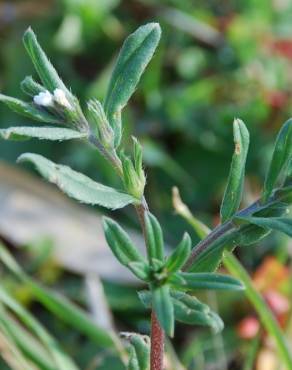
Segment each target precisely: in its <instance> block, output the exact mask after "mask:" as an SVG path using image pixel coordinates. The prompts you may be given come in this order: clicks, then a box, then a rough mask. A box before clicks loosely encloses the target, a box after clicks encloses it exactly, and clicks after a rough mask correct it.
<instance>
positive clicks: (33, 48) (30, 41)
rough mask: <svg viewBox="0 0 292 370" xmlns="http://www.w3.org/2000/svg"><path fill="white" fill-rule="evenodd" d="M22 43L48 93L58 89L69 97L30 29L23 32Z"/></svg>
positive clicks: (69, 94)
mask: <svg viewBox="0 0 292 370" xmlns="http://www.w3.org/2000/svg"><path fill="white" fill-rule="evenodd" d="M23 43H24V46H25V48H26V50H27V52H28V54H29V56H30V58H31V60H32V62H33V64H34V66H35V69H36V71H37V73H38V75H39V77H40V79H41V81H42V83H43V85H44V86H45V87H46V88H47V89H48V90H49V91H50V92H53V91H54V90H55V89H57V88H59V89H61V90H63V91H65V92H66V93H67V94H68V96H71V93H70V92H69V91H68V90H67V88H66V86H65V85H64V83H63V81H62V80H61V78H60V77H59V75H58V73H57V71H56V70H55V68H54V67H53V65H52V64H51V62H50V61H49V59H48V57H47V56H46V54H45V52H44V51H43V49H42V48H41V46H40V45H39V43H38V41H37V38H36V35H35V34H34V32H33V30H32V29H31V28H28V30H27V31H26V32H25V34H24V36H23Z"/></svg>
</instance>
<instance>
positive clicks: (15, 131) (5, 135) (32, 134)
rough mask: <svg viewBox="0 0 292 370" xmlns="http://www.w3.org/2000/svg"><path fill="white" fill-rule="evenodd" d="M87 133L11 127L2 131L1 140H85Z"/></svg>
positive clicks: (46, 128) (69, 130)
mask: <svg viewBox="0 0 292 370" xmlns="http://www.w3.org/2000/svg"><path fill="white" fill-rule="evenodd" d="M86 136H87V135H86V133H82V132H79V131H75V130H71V129H69V128H63V127H35V126H32V127H28V126H25V127H10V128H7V129H0V138H2V139H4V140H29V139H31V138H36V139H41V140H42V139H43V140H56V141H64V140H71V139H82V138H85V137H86Z"/></svg>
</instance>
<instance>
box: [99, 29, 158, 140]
mask: <svg viewBox="0 0 292 370" xmlns="http://www.w3.org/2000/svg"><path fill="white" fill-rule="evenodd" d="M160 34H161V30H160V26H159V24H158V23H148V24H146V25H144V26H141V27H139V28H138V29H137V30H136V31H135V32H134V33H132V34H131V35H130V36H129V37H128V38H127V39H126V41H125V42H124V44H123V47H122V49H121V51H120V54H119V56H118V60H117V63H116V66H115V68H114V71H113V73H112V77H111V81H110V84H109V87H108V91H107V95H106V98H105V103H104V107H105V112H106V115H107V117H108V119H109V122H110V124H111V125H112V127H113V129H114V131H115V143H116V145H119V143H120V140H121V111H122V109H123V108H124V107H125V105H126V104H127V102H128V100H129V99H130V97H131V95H132V94H133V93H134V91H135V89H136V86H137V84H138V82H139V80H140V77H141V75H142V73H143V71H144V69H145V68H146V66H147V64H148V63H149V61H150V60H151V58H152V56H153V54H154V51H155V49H156V47H157V45H158V42H159V39H160Z"/></svg>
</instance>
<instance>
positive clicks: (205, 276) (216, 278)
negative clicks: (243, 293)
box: [180, 272, 244, 290]
mask: <svg viewBox="0 0 292 370" xmlns="http://www.w3.org/2000/svg"><path fill="white" fill-rule="evenodd" d="M180 275H181V276H182V277H183V279H184V280H185V284H184V285H182V286H180V288H181V289H185V290H197V289H212V290H243V289H244V286H243V285H242V284H241V282H240V281H239V280H237V279H235V278H234V277H232V276H228V275H222V274H215V273H189V272H181V273H180Z"/></svg>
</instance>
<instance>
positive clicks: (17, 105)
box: [0, 94, 62, 123]
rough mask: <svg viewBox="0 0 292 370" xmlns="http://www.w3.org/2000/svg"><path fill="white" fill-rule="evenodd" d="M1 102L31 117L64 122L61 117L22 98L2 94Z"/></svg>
mask: <svg viewBox="0 0 292 370" xmlns="http://www.w3.org/2000/svg"><path fill="white" fill-rule="evenodd" d="M0 102H2V103H4V104H6V105H7V106H8V107H9V108H10V109H11V110H12V111H13V112H15V113H18V114H20V115H22V116H25V117H28V118H30V119H33V120H36V121H40V122H47V123H62V120H61V119H60V120H58V118H56V117H54V116H53V115H51V114H49V113H48V112H46V111H45V110H41V109H39V108H37V107H36V106H34V105H33V104H30V103H25V102H23V101H22V100H19V99H15V98H12V97H10V96H6V95H3V94H0Z"/></svg>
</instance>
